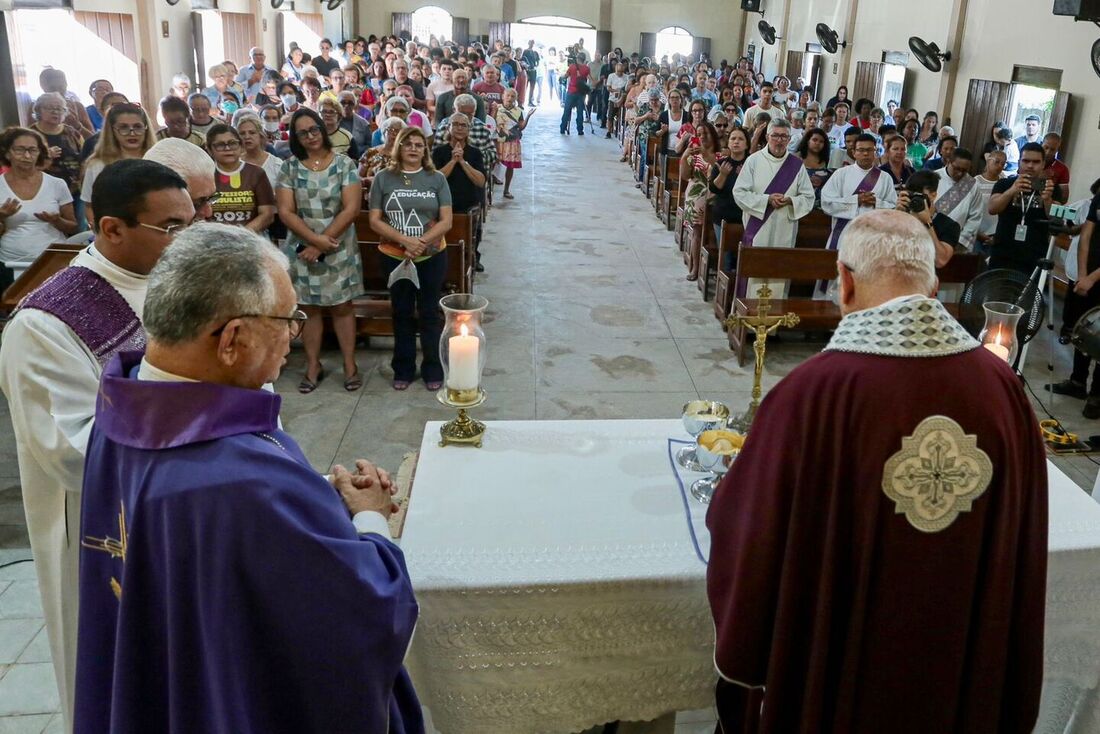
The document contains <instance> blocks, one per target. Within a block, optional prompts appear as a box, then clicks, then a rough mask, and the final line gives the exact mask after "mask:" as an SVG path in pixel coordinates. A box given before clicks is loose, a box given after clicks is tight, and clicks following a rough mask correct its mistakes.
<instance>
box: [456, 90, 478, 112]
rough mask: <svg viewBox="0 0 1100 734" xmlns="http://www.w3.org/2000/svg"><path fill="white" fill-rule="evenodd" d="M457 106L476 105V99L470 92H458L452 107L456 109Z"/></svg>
mask: <svg viewBox="0 0 1100 734" xmlns="http://www.w3.org/2000/svg"><path fill="white" fill-rule="evenodd" d="M459 107H474V108H476V107H477V100H476V99H474V95H472V94H460V95H458V96H457V97H455V103H454V108H455V109H456V110H457V109H458V108H459Z"/></svg>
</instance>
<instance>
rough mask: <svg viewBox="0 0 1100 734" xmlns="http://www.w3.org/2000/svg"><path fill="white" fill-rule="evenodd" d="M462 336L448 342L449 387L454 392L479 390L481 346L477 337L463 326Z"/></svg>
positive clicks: (452, 338)
mask: <svg viewBox="0 0 1100 734" xmlns="http://www.w3.org/2000/svg"><path fill="white" fill-rule="evenodd" d="M460 331H461V332H462V333H461V334H457V335H455V336H452V337H451V338H450V339H448V340H447V347H448V350H449V352H450V373H449V374H448V375H447V387H449V388H450V389H452V390H476V389H477V386H478V385H477V361H478V349H479V348H480V345H479V344H478V340H477V337H476V336H473V335H471V334H470V330H469V329H468V328H467V327H466V324H463V325H462V326H461V327H460Z"/></svg>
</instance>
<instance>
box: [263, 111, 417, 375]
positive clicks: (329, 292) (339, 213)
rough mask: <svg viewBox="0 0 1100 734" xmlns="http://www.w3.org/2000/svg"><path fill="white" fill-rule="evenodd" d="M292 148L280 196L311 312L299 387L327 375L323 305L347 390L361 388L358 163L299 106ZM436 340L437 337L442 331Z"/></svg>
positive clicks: (294, 270) (300, 287)
mask: <svg viewBox="0 0 1100 734" xmlns="http://www.w3.org/2000/svg"><path fill="white" fill-rule="evenodd" d="M290 150H291V151H292V152H293V154H294V155H293V157H291V158H290V159H288V160H287V161H285V162H284V163H283V167H282V170H281V171H280V172H279V180H278V183H277V184H276V187H275V196H276V199H277V201H278V206H279V219H281V220H282V222H283V224H285V225H286V227H287V229H288V230H289V231H288V235H287V240H286V250H287V255H288V257H290V258H291V268H290V277H291V280H293V281H294V288H295V290H296V291H297V292H298V303H299V305H301V307H302V310H303V311H304V312H305V313H306V314H307V315H308V316H309V321H307V322H306V324H305V327H304V328H303V330H302V345H303V346H304V348H305V352H306V373H305V375H304V376H303V377H302V381H301V382H300V383H298V392H301V393H311V392H313V391H314V390H316V389H317V385H318V384H319V383H320V382H321V380H322V379H323V378H324V375H325V371H324V367H323V366H322V364H321V336H322V328H323V325H322V321H321V316H322V310H323V309H324V310H327V311H328V315H329V316H330V317H331V319H332V326H333V330H334V331H335V332H336V340H337V341H338V342H339V343H340V352H341V354H342V355H343V358H344V389H345V390H347V391H349V392H351V391H354V390H358V389H359V388H360V387H362V386H363V378H362V376H361V375H360V374H359V368H358V367H357V366H356V364H355V312H354V311H353V310H352V303H351V301H352V299H353V298H355V297H356V296H359V295H361V294H362V293H363V266H362V262H361V260H360V258H359V245H358V244H357V243H356V239H355V227H354V226H353V225H354V224H355V217H356V215H357V214H358V213H359V208H360V206H361V204H362V200H363V186H362V184H361V183H360V182H359V172H358V170H357V169H356V166H355V161H353V160H352V159H351V158H348V157H347V156H344V155H336V154H335V153H334V152H333V150H332V143H331V142H329V137H328V133H327V132H325V123H324V121H323V120H322V119H321V116H320V115H318V114H317V113H316V112H314V111H313V110H310V109H305V108H303V109H300V110H298V111H297V112H295V113H294V114H293V115H292V116H291V118H290ZM436 338H437V339H438V335H437V337H436Z"/></svg>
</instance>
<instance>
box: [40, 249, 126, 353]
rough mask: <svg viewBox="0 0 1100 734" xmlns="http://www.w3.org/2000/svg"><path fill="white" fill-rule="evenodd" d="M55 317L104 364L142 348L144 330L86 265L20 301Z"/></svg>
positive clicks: (59, 275)
mask: <svg viewBox="0 0 1100 734" xmlns="http://www.w3.org/2000/svg"><path fill="white" fill-rule="evenodd" d="M19 308H20V309H24V308H33V309H37V310H39V311H45V312H46V313H48V314H52V315H53V316H56V317H57V318H58V319H59V320H60V321H61V322H62V323H64V324H65V325H66V326H68V327H69V328H70V329H72V330H73V333H74V334H76V335H77V337H78V338H79V339H80V341H82V342H84V345H85V346H87V347H88V349H89V350H90V351H91V353H92V354H93V355H95V358H96V361H97V362H99V366H100V367H103V366H104V365H106V364H107V362H109V361H110V359H111V357H114V356H115V355H116V354H118V353H119V352H124V351H134V350H142V349H145V330H144V329H143V328H142V327H141V321H140V320H139V319H138V317H137V314H135V313H134V310H133V309H132V308H130V304H128V303H126V299H125V298H123V297H122V294H120V293H119V292H118V291H117V290H115V288H114V286H112V285H111V284H110V283H108V282H107V281H106V280H104V278H103V277H102V276H101V275H99V273H96V272H93V271H91V270H89V269H88V268H82V267H78V266H70V267H67V268H65V269H64V270H61V271H58V272H57V273H56V274H55V275H54V276H53V277H52V278H50V279H49V280H47V281H46V282H45V283H43V284H42V285H40V286H39V287H38V288H36V289H35V290H34V291H32V292H31V293H30V294H29V295H27V297H26V298H24V299H23V301H22V302H21V303H20V304H19Z"/></svg>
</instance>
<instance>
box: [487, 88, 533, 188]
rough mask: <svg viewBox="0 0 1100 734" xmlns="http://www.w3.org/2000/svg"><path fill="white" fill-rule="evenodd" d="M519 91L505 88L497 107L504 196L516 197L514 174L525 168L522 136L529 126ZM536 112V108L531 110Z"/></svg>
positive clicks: (498, 154) (498, 150) (499, 153)
mask: <svg viewBox="0 0 1100 734" xmlns="http://www.w3.org/2000/svg"><path fill="white" fill-rule="evenodd" d="M517 99H518V93H517V92H516V90H514V89H512V88H508V89H505V90H504V99H503V104H501V105H500V106H499V107H497V115H496V121H497V157H498V159H499V160H500V163H501V165H502V166H504V198H505V199H511V198H514V197H513V196H512V193H511V191H510V189H511V186H512V174H514V173H515V172H516V169H517V168H523V146H522V144H521V143H520V138H522V137H523V130H524V128H526V127H527V118H526V117H524V115H523V108H522V107H520V106H519V105H517V104H516V101H517ZM531 114H534V110H532V111H531Z"/></svg>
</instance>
